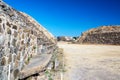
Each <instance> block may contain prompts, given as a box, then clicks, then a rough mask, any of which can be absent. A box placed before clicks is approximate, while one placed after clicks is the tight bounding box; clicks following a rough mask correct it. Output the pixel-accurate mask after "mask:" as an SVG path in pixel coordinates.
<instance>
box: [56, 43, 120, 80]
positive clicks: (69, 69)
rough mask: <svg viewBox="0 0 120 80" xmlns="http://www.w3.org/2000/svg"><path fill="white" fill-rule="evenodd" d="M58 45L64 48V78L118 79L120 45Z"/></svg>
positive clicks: (83, 79) (67, 79)
mask: <svg viewBox="0 0 120 80" xmlns="http://www.w3.org/2000/svg"><path fill="white" fill-rule="evenodd" d="M58 46H59V47H61V48H63V49H64V58H65V60H64V61H65V70H66V72H65V73H64V80H120V46H110V45H77V44H67V43H58Z"/></svg>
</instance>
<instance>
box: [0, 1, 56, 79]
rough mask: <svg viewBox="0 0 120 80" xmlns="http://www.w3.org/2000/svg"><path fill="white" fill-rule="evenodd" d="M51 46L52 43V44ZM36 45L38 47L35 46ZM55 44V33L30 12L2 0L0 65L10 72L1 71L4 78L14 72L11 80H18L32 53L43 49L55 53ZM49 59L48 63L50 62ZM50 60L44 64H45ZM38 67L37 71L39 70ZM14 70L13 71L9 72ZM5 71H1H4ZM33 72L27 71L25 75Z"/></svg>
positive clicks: (1, 77) (0, 8)
mask: <svg viewBox="0 0 120 80" xmlns="http://www.w3.org/2000/svg"><path fill="white" fill-rule="evenodd" d="M41 33H42V34H41ZM38 38H41V39H38ZM41 40H42V41H41ZM38 42H39V43H38ZM53 44H54V45H53ZM41 45H45V46H44V48H41ZM50 45H52V46H51V47H49V46H50ZM33 46H35V47H34V48H33ZM55 46H56V40H55V38H54V36H53V35H52V34H51V33H49V32H48V31H47V30H46V29H45V28H44V27H42V26H41V25H40V24H39V23H37V22H36V21H35V20H34V19H33V18H32V17H30V16H29V15H27V14H25V13H23V12H19V11H16V10H15V9H13V8H12V7H10V6H9V5H7V4H6V3H4V2H3V1H1V0H0V67H3V70H4V71H6V74H4V75H1V74H0V80H8V75H13V76H12V77H10V80H14V79H16V80H18V78H19V76H18V74H19V72H21V71H22V69H24V66H26V65H25V61H28V62H29V61H30V58H31V55H32V57H34V56H35V55H38V54H39V55H40V54H42V52H39V51H41V50H42V49H43V50H44V53H48V52H49V53H50V52H51V53H52V52H53V50H54V49H55ZM38 49H39V50H38ZM48 49H49V50H48ZM49 60H50V58H49ZM49 60H46V61H44V62H47V63H48V62H49ZM38 62H39V61H37V62H34V63H38ZM47 63H46V64H45V65H44V64H43V65H41V66H43V67H45V66H46V65H47ZM36 67H38V66H36ZM29 69H30V68H29ZM42 69H43V68H41V69H40V70H42ZM30 70H31V69H30ZM36 70H37V68H36ZM36 70H35V71H33V72H34V73H37V72H36ZM10 71H12V72H11V73H9V72H10ZM2 72H3V71H1V70H0V73H2ZM25 73H26V72H25ZM30 75H31V74H30ZM30 75H27V76H26V75H25V74H23V75H22V77H24V76H25V77H28V76H30Z"/></svg>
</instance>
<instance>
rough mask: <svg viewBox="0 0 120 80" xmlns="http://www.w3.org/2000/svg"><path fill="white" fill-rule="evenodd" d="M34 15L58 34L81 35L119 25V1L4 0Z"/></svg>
mask: <svg viewBox="0 0 120 80" xmlns="http://www.w3.org/2000/svg"><path fill="white" fill-rule="evenodd" d="M4 1H5V2H6V3H8V4H9V5H11V6H12V7H13V8H15V9H17V10H20V11H22V12H25V13H27V14H29V15H31V16H32V17H33V18H35V19H36V20H37V21H38V22H39V23H40V24H41V25H43V26H44V27H45V28H46V29H48V31H50V32H51V33H52V34H53V35H55V36H63V35H64V36H79V35H80V34H81V32H84V31H86V30H88V29H91V28H95V27H98V26H103V25H120V0H4Z"/></svg>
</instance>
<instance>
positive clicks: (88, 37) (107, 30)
mask: <svg viewBox="0 0 120 80" xmlns="http://www.w3.org/2000/svg"><path fill="white" fill-rule="evenodd" d="M78 43H88V44H110V45H120V26H103V27H100V28H96V29H91V30H88V31H86V32H84V33H83V34H82V35H81V37H80V38H79V40H78Z"/></svg>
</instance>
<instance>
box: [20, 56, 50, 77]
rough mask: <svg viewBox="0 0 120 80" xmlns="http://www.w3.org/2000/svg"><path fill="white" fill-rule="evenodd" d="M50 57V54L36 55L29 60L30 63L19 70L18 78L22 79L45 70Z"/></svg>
mask: <svg viewBox="0 0 120 80" xmlns="http://www.w3.org/2000/svg"><path fill="white" fill-rule="evenodd" d="M51 58H52V54H42V55H37V56H35V57H34V58H32V59H31V60H30V63H29V64H28V65H27V66H25V68H24V69H23V70H22V71H21V72H20V74H19V79H24V78H26V77H29V76H31V75H34V74H36V73H40V72H42V71H44V70H45V68H46V66H47V65H48V64H49V62H50V60H51Z"/></svg>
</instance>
